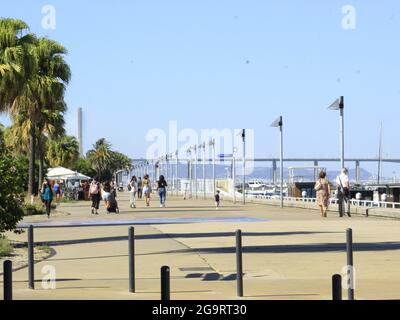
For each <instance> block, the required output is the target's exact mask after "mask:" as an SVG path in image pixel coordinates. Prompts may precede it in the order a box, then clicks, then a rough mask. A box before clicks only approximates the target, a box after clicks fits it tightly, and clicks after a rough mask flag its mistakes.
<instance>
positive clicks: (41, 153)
mask: <svg viewBox="0 0 400 320" xmlns="http://www.w3.org/2000/svg"><path fill="white" fill-rule="evenodd" d="M37 143H38V149H39V183H38V190H40V188H41V187H42V183H43V163H44V150H43V140H42V136H41V134H40V133H39V134H38V137H37Z"/></svg>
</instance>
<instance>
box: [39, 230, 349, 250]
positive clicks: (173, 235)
mask: <svg viewBox="0 0 400 320" xmlns="http://www.w3.org/2000/svg"><path fill="white" fill-rule="evenodd" d="M327 233H329V234H337V233H343V232H313V231H294V232H243V233H242V236H243V237H279V236H296V235H311V234H327ZM228 237H235V232H215V233H211V232H208V233H161V234H146V235H137V236H135V240H156V239H175V238H176V239H192V238H228ZM116 241H128V236H119V237H103V238H90V239H75V240H58V241H48V242H42V243H36V245H38V246H43V245H48V246H52V247H56V246H64V245H74V244H87V243H99V242H116Z"/></svg>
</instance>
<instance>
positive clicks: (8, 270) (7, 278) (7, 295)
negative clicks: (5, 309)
mask: <svg viewBox="0 0 400 320" xmlns="http://www.w3.org/2000/svg"><path fill="white" fill-rule="evenodd" d="M3 266H4V267H3V270H4V271H3V272H4V274H3V278H4V281H3V285H4V291H3V293H4V294H3V297H4V300H5V301H11V300H12V299H13V298H12V262H11V261H10V260H6V261H4V263H3Z"/></svg>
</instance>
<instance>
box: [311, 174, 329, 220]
mask: <svg viewBox="0 0 400 320" xmlns="http://www.w3.org/2000/svg"><path fill="white" fill-rule="evenodd" d="M314 189H315V191H317V204H318V206H319V208H320V210H321V216H322V218H327V211H328V207H329V198H330V194H331V186H330V183H329V181H328V179H327V178H326V172H325V171H321V172H320V174H319V179H318V181H317V182H316V183H315V188H314Z"/></svg>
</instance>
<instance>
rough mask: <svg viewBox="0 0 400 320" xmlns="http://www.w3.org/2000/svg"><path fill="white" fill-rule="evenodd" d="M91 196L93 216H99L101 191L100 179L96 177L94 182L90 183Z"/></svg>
mask: <svg viewBox="0 0 400 320" xmlns="http://www.w3.org/2000/svg"><path fill="white" fill-rule="evenodd" d="M89 196H90V198H91V199H92V214H99V213H98V210H99V207H100V199H101V191H100V182H99V178H98V177H94V179H93V181H92V182H91V183H90V187H89Z"/></svg>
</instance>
